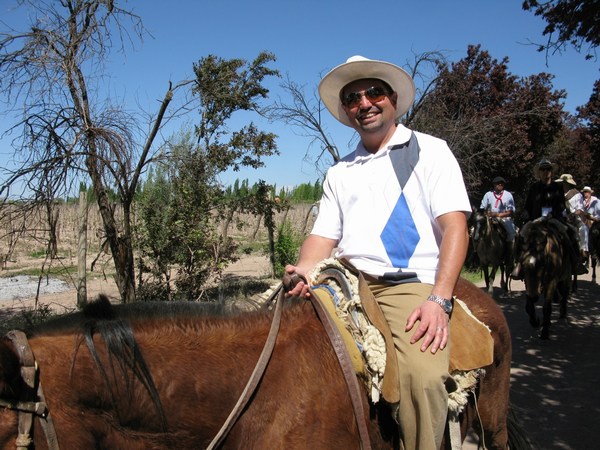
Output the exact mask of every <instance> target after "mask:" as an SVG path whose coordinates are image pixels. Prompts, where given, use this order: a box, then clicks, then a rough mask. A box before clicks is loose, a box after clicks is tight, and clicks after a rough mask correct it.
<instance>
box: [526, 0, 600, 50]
mask: <svg viewBox="0 0 600 450" xmlns="http://www.w3.org/2000/svg"><path fill="white" fill-rule="evenodd" d="M523 9H524V10H525V11H533V12H534V13H535V15H536V16H541V17H542V18H543V19H544V20H545V21H546V23H547V25H546V28H544V32H543V35H544V36H547V38H548V39H547V41H546V43H545V44H540V45H538V51H540V52H546V53H548V52H550V51H552V52H555V51H561V50H563V49H564V48H565V46H567V45H571V46H572V47H573V48H575V49H576V50H577V51H578V52H580V51H581V49H582V47H584V46H585V45H587V46H588V50H587V51H588V53H587V54H586V59H591V58H593V57H594V55H593V54H592V53H594V54H595V49H596V47H598V45H599V44H600V1H598V0H547V1H540V0H526V1H524V2H523Z"/></svg>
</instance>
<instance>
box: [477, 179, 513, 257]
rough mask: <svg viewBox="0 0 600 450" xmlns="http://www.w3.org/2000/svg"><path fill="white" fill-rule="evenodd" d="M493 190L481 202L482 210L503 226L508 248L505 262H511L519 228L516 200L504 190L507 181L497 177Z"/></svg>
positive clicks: (494, 180)
mask: <svg viewBox="0 0 600 450" xmlns="http://www.w3.org/2000/svg"><path fill="white" fill-rule="evenodd" d="M492 185H493V189H492V190H491V191H488V192H486V194H485V195H484V196H483V199H482V200H481V206H480V209H483V210H485V211H486V213H487V215H488V216H490V217H493V218H494V219H496V220H497V221H498V223H500V225H502V227H503V229H504V230H505V232H506V247H505V253H504V261H505V262H506V263H508V262H510V261H511V260H512V258H513V250H514V242H515V236H516V235H517V227H516V226H515V223H514V221H513V215H514V214H515V211H516V208H515V200H514V198H513V196H512V194H511V193H510V192H508V191H506V190H505V189H504V186H505V185H506V180H505V179H504V178H502V177H496V178H494V179H493V180H492Z"/></svg>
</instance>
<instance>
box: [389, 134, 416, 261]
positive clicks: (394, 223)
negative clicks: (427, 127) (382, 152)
mask: <svg viewBox="0 0 600 450" xmlns="http://www.w3.org/2000/svg"><path fill="white" fill-rule="evenodd" d="M390 150H391V151H390V153H389V157H390V161H391V163H392V167H393V168H394V173H395V174H396V179H397V180H398V184H399V185H400V188H401V189H402V193H401V194H400V198H399V199H398V202H397V203H396V206H395V207H394V210H393V211H392V214H391V215H390V218H389V219H388V221H387V223H386V225H385V228H384V229H383V231H382V232H381V235H380V238H381V242H382V243H383V247H384V248H385V251H386V253H387V255H388V258H389V259H390V262H391V263H392V266H393V267H396V268H398V269H401V268H404V267H408V261H409V260H410V257H411V256H412V255H413V253H414V252H415V249H416V248H417V244H418V243H419V240H420V239H421V236H419V232H418V231H417V227H416V226H415V222H414V220H413V218H412V215H411V213H410V209H409V208H408V203H407V202H406V197H405V196H404V187H405V186H406V183H408V180H409V178H410V176H411V175H412V173H413V170H414V168H415V167H416V165H417V163H418V162H419V156H420V153H421V149H420V148H419V143H418V141H417V138H416V136H415V134H414V133H412V134H411V136H410V139H409V140H408V142H406V143H404V144H400V145H395V146H394V147H392V148H391V149H390Z"/></svg>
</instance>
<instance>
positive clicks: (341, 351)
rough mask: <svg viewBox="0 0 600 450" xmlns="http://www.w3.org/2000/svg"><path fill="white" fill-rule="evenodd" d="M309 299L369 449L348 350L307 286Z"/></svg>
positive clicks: (330, 319)
mask: <svg viewBox="0 0 600 450" xmlns="http://www.w3.org/2000/svg"><path fill="white" fill-rule="evenodd" d="M309 292H310V301H311V303H312V305H313V307H314V308H315V311H316V313H317V316H318V317H319V319H320V321H321V323H322V324H323V328H324V329H325V331H326V332H327V335H328V336H329V340H330V341H331V345H332V346H333V350H334V351H335V354H336V355H337V358H338V362H339V363H340V367H341V369H342V372H343V374H344V378H345V380H346V384H347V386H348V393H349V394H350V401H351V402H352V407H353V409H354V417H355V419H356V424H357V426H358V434H359V436H360V442H361V447H362V450H371V441H370V439H369V431H368V429H367V419H366V417H367V416H366V414H365V410H364V406H363V402H362V397H363V396H362V389H361V386H360V385H359V383H358V378H357V377H356V372H355V371H354V366H353V365H352V361H351V360H350V355H348V350H347V349H346V345H345V344H344V340H343V338H342V336H341V334H340V332H339V330H338V329H337V327H336V325H335V323H334V322H333V319H332V318H331V317H330V316H329V314H328V313H327V311H326V310H325V306H323V304H322V303H321V300H320V299H319V297H318V296H317V295H315V294H314V292H313V290H312V289H310V288H309Z"/></svg>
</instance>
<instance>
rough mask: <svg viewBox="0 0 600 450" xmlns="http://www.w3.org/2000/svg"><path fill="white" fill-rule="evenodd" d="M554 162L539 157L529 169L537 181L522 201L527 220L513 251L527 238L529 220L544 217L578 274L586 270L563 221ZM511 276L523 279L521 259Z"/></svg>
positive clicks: (564, 219) (571, 234)
mask: <svg viewBox="0 0 600 450" xmlns="http://www.w3.org/2000/svg"><path fill="white" fill-rule="evenodd" d="M556 168H557V166H556V164H553V163H552V162H550V161H549V160H547V159H545V158H543V159H541V160H540V162H538V163H537V165H536V166H535V168H534V170H533V172H534V175H535V177H536V178H537V181H536V182H535V183H533V184H532V185H531V187H530V188H529V192H528V194H527V199H526V200H525V215H526V217H525V219H526V220H527V221H528V222H527V223H526V224H525V225H523V227H522V228H521V232H520V237H519V239H518V241H517V249H516V254H517V255H519V254H520V252H521V250H522V249H521V248H520V246H521V244H522V243H523V241H527V239H528V237H529V229H530V225H531V222H532V221H534V220H536V219H539V218H540V217H548V218H549V223H550V224H551V225H552V226H554V228H555V229H557V230H558V231H559V232H560V233H562V234H563V235H564V236H565V238H566V239H564V242H565V243H566V245H567V247H568V252H569V255H570V257H571V264H572V266H573V267H578V268H579V269H578V273H579V274H582V273H587V269H586V268H585V267H579V266H580V265H581V258H580V255H579V252H578V245H577V236H576V235H575V234H574V231H573V230H572V229H571V227H570V226H568V225H567V223H566V214H565V194H564V191H563V187H562V185H561V184H560V183H555V182H554V179H553V172H554V171H555V170H556ZM511 278H513V279H515V280H520V279H522V278H523V275H522V273H521V262H520V261H518V262H517V264H516V265H515V269H514V270H513V272H512V273H511Z"/></svg>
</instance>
